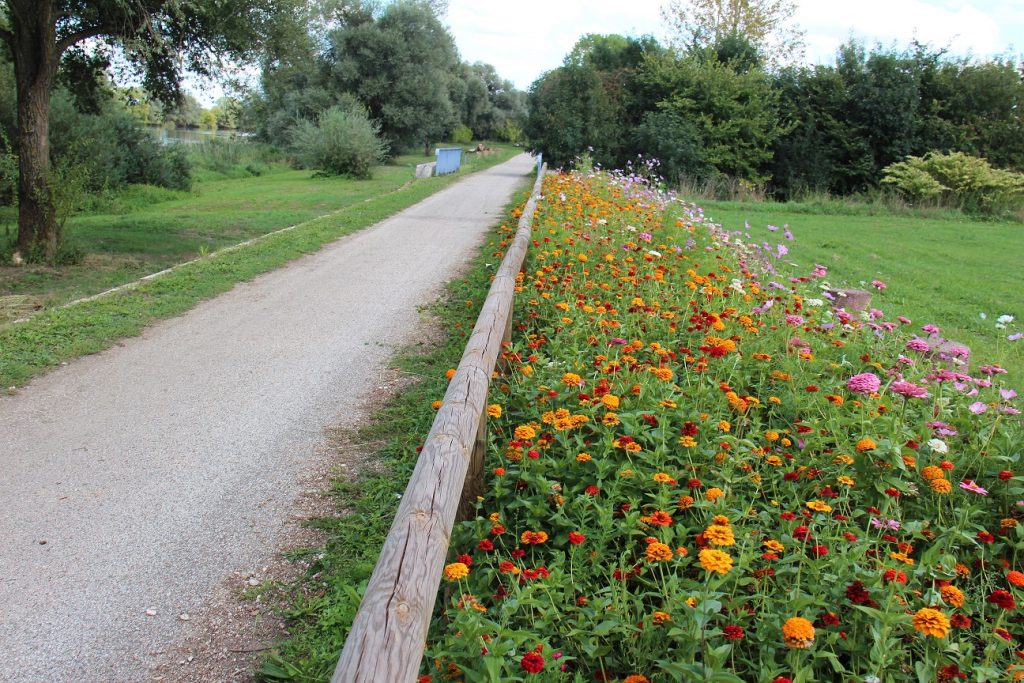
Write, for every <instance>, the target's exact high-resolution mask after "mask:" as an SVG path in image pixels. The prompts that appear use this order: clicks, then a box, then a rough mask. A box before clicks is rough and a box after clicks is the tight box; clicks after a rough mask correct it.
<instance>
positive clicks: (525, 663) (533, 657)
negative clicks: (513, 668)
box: [519, 652, 544, 674]
mask: <svg viewBox="0 0 1024 683" xmlns="http://www.w3.org/2000/svg"><path fill="white" fill-rule="evenodd" d="M519 666H521V667H523V670H524V671H526V672H527V673H531V674H539V673H540V672H541V670H543V669H544V657H542V656H541V655H540V654H539V653H537V652H527V653H526V654H525V655H523V658H522V659H521V660H520V661H519Z"/></svg>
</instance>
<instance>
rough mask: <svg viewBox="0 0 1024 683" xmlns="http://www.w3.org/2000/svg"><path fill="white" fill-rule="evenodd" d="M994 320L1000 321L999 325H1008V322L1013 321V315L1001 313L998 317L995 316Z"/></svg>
mask: <svg viewBox="0 0 1024 683" xmlns="http://www.w3.org/2000/svg"><path fill="white" fill-rule="evenodd" d="M996 322H997V323H1000V324H1001V325H1009V324H1010V323H1012V322H1013V316H1012V315H1001V316H999V317H998V318H996Z"/></svg>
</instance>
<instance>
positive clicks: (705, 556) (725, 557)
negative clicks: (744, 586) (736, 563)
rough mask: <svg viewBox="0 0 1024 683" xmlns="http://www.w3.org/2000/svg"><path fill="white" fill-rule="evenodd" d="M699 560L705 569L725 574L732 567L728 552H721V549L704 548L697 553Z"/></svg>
mask: <svg viewBox="0 0 1024 683" xmlns="http://www.w3.org/2000/svg"><path fill="white" fill-rule="evenodd" d="M697 557H698V559H699V560H700V566H701V567H703V568H704V570H705V571H708V572H715V573H716V574H721V575H722V576H725V575H726V574H728V573H729V570H730V569H732V557H730V556H729V554H728V553H723V552H722V551H721V550H711V549H707V548H705V549H704V550H701V551H700V554H698V555H697Z"/></svg>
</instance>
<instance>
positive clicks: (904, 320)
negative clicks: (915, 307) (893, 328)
mask: <svg viewBox="0 0 1024 683" xmlns="http://www.w3.org/2000/svg"><path fill="white" fill-rule="evenodd" d="M896 319H897V320H899V321H900V322H901V323H903V324H904V325H909V324H910V323H911V322H913V321H912V320H911V319H910V318H908V317H907V316H905V315H898V316H896Z"/></svg>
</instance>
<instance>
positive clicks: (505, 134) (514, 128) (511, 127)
mask: <svg viewBox="0 0 1024 683" xmlns="http://www.w3.org/2000/svg"><path fill="white" fill-rule="evenodd" d="M494 135H495V136H496V137H497V138H498V139H499V140H501V141H502V142H510V143H512V144H513V145H518V144H521V143H522V142H523V127H522V126H520V125H519V124H518V123H516V122H515V121H513V120H512V119H505V121H504V122H503V123H502V124H501V125H499V126H498V127H497V128H496V129H495V130H494Z"/></svg>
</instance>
